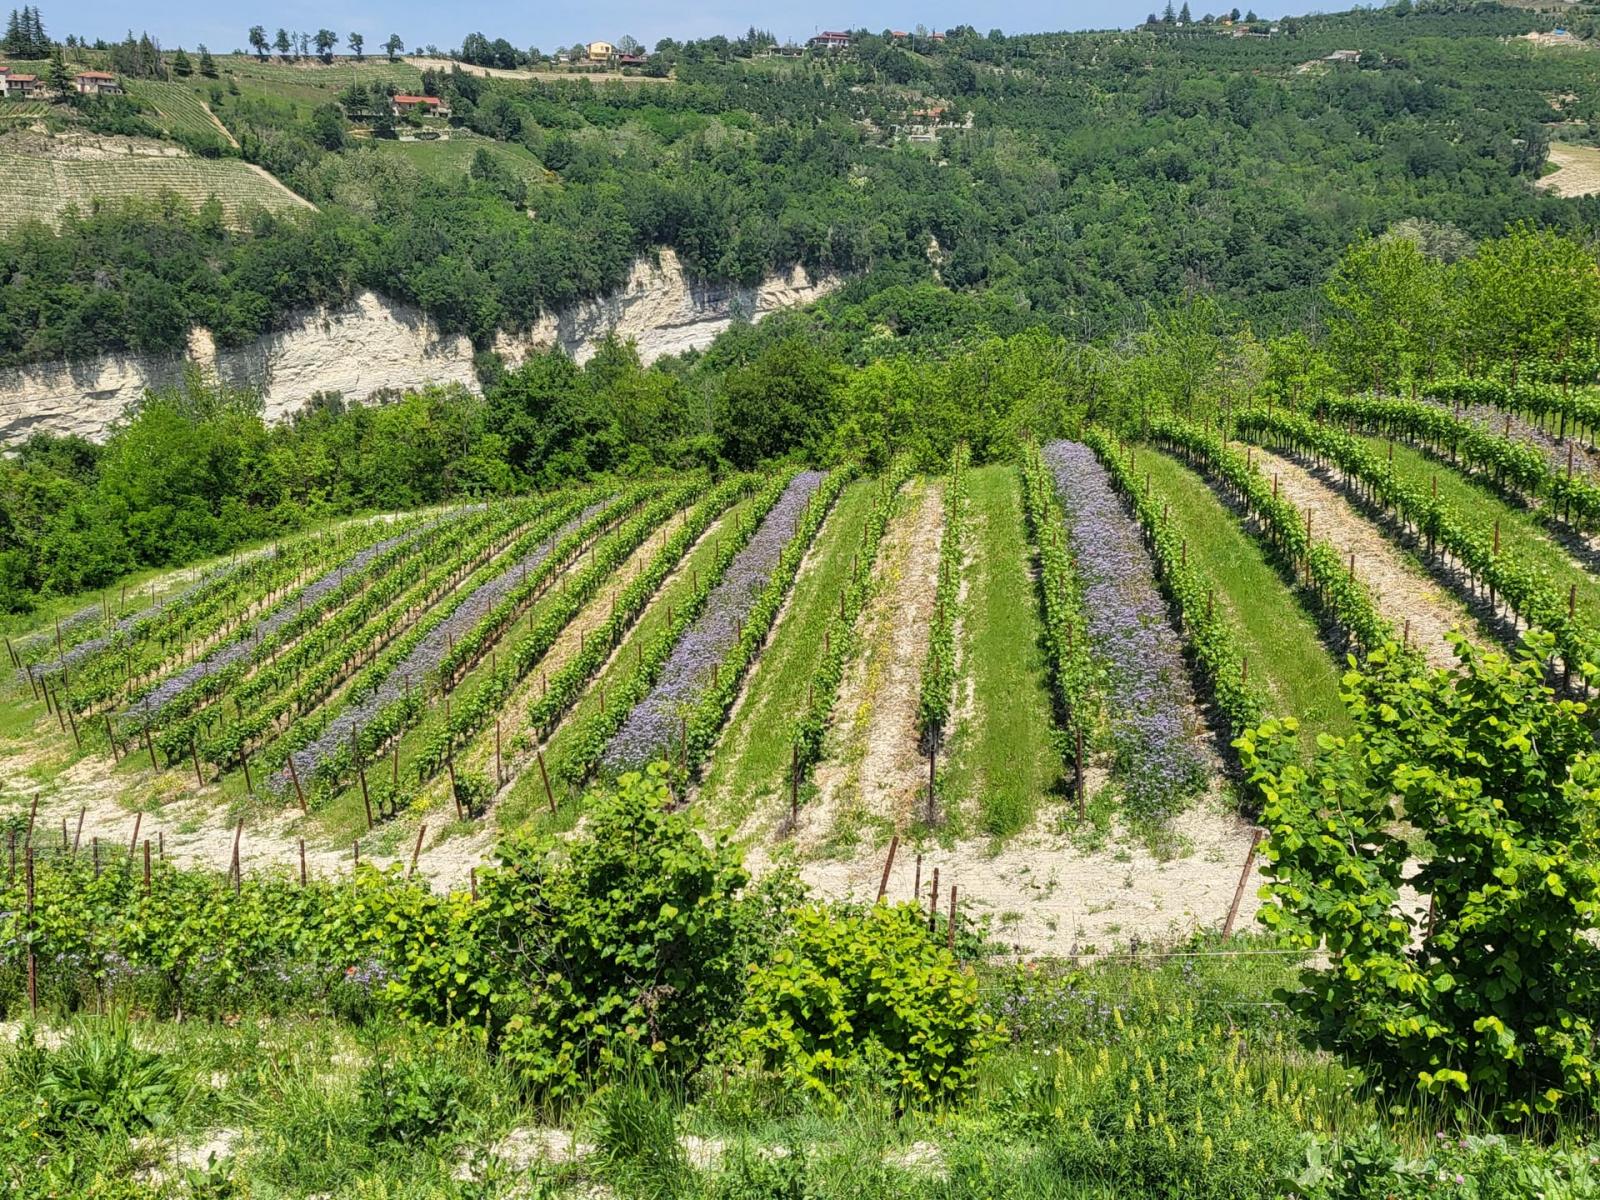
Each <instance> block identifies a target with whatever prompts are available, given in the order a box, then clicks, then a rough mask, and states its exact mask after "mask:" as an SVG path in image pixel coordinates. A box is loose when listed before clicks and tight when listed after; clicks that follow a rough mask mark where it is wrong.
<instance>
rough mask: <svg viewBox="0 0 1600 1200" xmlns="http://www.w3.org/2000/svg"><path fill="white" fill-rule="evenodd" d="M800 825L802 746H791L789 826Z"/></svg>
mask: <svg viewBox="0 0 1600 1200" xmlns="http://www.w3.org/2000/svg"><path fill="white" fill-rule="evenodd" d="M799 825H800V747H799V746H790V747H789V827H790V828H791V829H796V828H799Z"/></svg>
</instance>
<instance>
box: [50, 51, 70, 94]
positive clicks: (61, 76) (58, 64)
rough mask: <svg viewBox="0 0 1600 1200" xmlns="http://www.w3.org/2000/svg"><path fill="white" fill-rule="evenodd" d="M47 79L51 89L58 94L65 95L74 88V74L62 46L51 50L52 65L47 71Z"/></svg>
mask: <svg viewBox="0 0 1600 1200" xmlns="http://www.w3.org/2000/svg"><path fill="white" fill-rule="evenodd" d="M45 79H46V80H48V81H49V84H50V90H51V91H53V92H55V94H56V95H58V96H65V95H66V94H67V93H68V92H70V91H71V90H72V75H71V73H70V72H68V70H67V59H66V56H65V55H64V54H63V53H62V51H61V47H60V46H55V47H53V48H52V49H51V51H50V67H49V69H48V70H47V71H46V72H45Z"/></svg>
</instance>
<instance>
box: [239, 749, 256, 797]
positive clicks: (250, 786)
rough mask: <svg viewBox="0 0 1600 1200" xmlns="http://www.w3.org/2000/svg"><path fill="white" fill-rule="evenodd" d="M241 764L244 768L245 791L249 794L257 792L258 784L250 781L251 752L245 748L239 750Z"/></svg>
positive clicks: (252, 794)
mask: <svg viewBox="0 0 1600 1200" xmlns="http://www.w3.org/2000/svg"><path fill="white" fill-rule="evenodd" d="M239 765H240V766H242V767H243V768H244V791H245V795H247V796H254V795H255V794H256V786H255V784H254V783H252V782H251V781H250V752H249V751H248V750H245V749H242V748H241V749H240V751H239Z"/></svg>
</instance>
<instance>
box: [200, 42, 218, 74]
mask: <svg viewBox="0 0 1600 1200" xmlns="http://www.w3.org/2000/svg"><path fill="white" fill-rule="evenodd" d="M200 74H202V75H204V76H205V77H206V78H207V79H215V78H216V77H217V63H216V60H215V59H214V58H212V57H211V51H209V50H207V49H206V44H205V43H204V42H201V43H200Z"/></svg>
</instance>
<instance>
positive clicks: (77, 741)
mask: <svg viewBox="0 0 1600 1200" xmlns="http://www.w3.org/2000/svg"><path fill="white" fill-rule="evenodd" d="M61 690H62V691H63V692H64V691H66V690H67V689H66V684H65V683H63V684H62V685H61ZM62 707H64V708H65V709H66V710H67V721H68V722H69V723H70V724H71V725H72V744H73V745H74V746H76V747H77V748H78V749H79V750H82V749H83V739H82V738H80V737H79V736H78V717H77V714H76V713H74V712H73V711H72V702H71V700H70V698H69V699H68V701H67V703H66V704H64V705H62Z"/></svg>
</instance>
